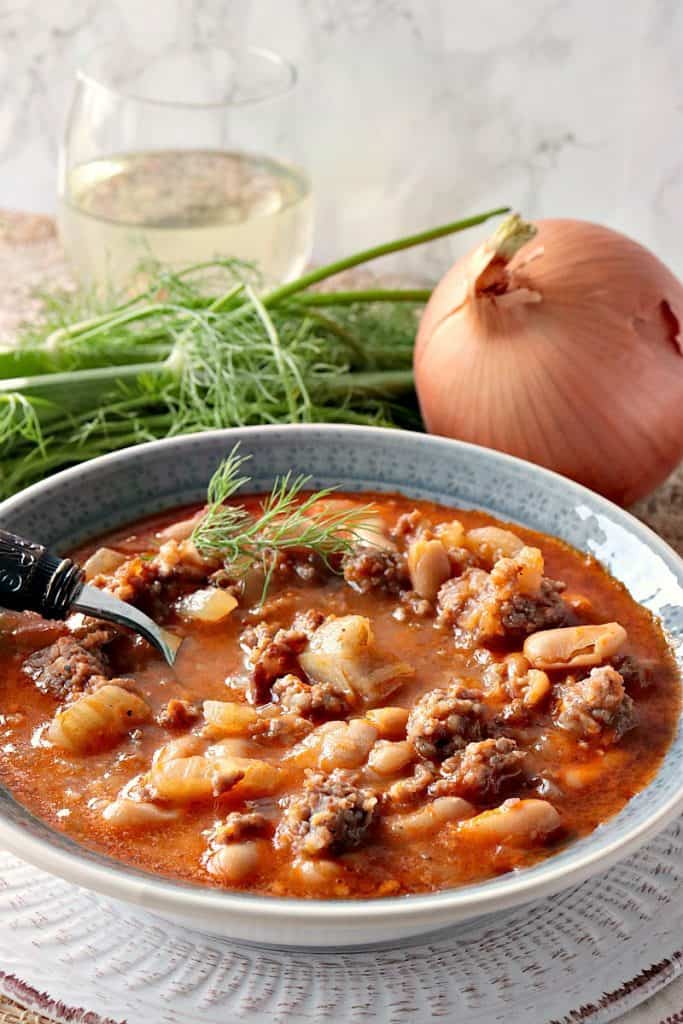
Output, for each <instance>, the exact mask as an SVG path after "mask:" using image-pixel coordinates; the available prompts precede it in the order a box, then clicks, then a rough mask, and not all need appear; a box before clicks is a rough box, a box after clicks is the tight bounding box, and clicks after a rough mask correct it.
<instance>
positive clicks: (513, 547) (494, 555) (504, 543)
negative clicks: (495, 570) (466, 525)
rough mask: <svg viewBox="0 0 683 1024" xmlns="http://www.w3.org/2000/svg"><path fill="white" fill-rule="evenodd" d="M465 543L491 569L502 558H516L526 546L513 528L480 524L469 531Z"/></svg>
mask: <svg viewBox="0 0 683 1024" xmlns="http://www.w3.org/2000/svg"><path fill="white" fill-rule="evenodd" d="M465 545H466V546H467V547H468V548H469V549H470V551H473V552H474V553H475V555H477V556H478V557H479V558H480V559H481V560H482V561H483V562H484V564H485V566H486V568H488V569H490V568H491V567H492V566H493V565H495V563H496V562H497V561H498V560H499V559H500V558H514V556H515V555H518V554H519V553H520V551H521V550H522V548H523V547H524V541H523V540H520V538H519V537H518V536H517V534H515V533H512V531H511V530H503V529H501V527H500V526H479V527H477V528H476V529H474V530H468V531H467V537H466V539H465Z"/></svg>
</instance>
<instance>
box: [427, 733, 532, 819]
mask: <svg viewBox="0 0 683 1024" xmlns="http://www.w3.org/2000/svg"><path fill="white" fill-rule="evenodd" d="M524 758H525V754H524V751H523V750H519V748H518V747H517V744H516V742H515V741H514V740H512V739H508V737H506V736H500V737H498V739H488V740H482V741H481V742H479V743H468V744H467V746H466V747H465V749H464V750H461V751H460V752H459V753H457V754H455V755H454V756H453V757H451V758H449V759H448V760H447V761H444V763H443V764H442V765H441V778H439V779H437V781H436V782H434V783H433V785H432V786H430V789H429V792H430V793H431V794H432V795H433V796H435V797H438V796H459V797H463V798H464V799H465V800H470V801H471V802H473V803H479V804H481V803H488V802H490V801H491V800H493V799H494V798H496V797H497V796H498V795H499V793H500V792H501V790H503V789H504V788H505V787H506V786H507V785H508V784H509V783H511V782H516V781H518V780H519V776H520V775H521V774H522V770H523V765H524Z"/></svg>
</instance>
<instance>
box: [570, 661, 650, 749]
mask: <svg viewBox="0 0 683 1024" xmlns="http://www.w3.org/2000/svg"><path fill="white" fill-rule="evenodd" d="M555 719H556V721H557V724H558V725H559V726H560V727H561V728H562V729H566V730H567V731H568V732H572V733H575V734H576V735H577V736H579V737H580V738H581V739H584V740H590V739H599V740H600V741H601V742H606V743H615V742H616V741H617V740H619V739H621V737H622V736H623V735H624V733H625V732H628V730H629V729H632V728H633V726H634V725H635V711H634V705H633V700H632V699H631V697H629V696H628V694H627V693H626V691H625V689H624V680H623V679H622V677H621V676H620V675H619V673H618V672H617V670H616V669H615V668H612V666H611V665H601V666H600V667H599V668H594V669H592V670H591V672H590V673H589V675H587V676H584V678H583V679H575V678H574V677H573V676H569V677H568V678H567V680H566V682H565V683H564V685H563V686H562V687H561V688H560V699H559V701H558V703H557V707H556V709H555Z"/></svg>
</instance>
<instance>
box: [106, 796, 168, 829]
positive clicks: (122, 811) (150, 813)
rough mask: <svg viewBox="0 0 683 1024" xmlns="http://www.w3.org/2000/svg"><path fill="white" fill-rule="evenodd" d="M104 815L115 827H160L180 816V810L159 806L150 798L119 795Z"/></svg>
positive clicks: (108, 806) (107, 807)
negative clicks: (140, 798) (136, 798)
mask: <svg viewBox="0 0 683 1024" xmlns="http://www.w3.org/2000/svg"><path fill="white" fill-rule="evenodd" d="M102 817H103V818H104V819H105V821H107V822H109V824H110V825H113V826H114V827H115V828H159V827H160V826H161V825H165V824H166V823H167V822H169V821H173V820H174V819H175V818H177V817H178V811H174V810H170V809H168V808H163V807H157V805H156V804H153V803H150V802H149V801H148V800H131V799H130V798H129V797H119V798H118V800H114V801H113V802H112V803H110V804H107V806H106V807H105V809H104V811H103V812H102Z"/></svg>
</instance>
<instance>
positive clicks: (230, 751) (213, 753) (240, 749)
mask: <svg viewBox="0 0 683 1024" xmlns="http://www.w3.org/2000/svg"><path fill="white" fill-rule="evenodd" d="M257 750H258V748H257V746H256V744H255V743H254V742H253V740H248V739H245V738H244V737H242V736H231V737H230V738H229V739H225V740H220V741H219V742H218V743H214V744H212V746H210V747H209V749H208V750H207V752H206V753H207V756H208V757H253V756H254V755H255V754H256V752H257Z"/></svg>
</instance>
